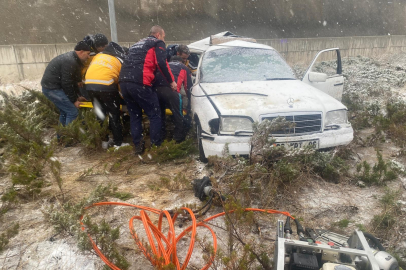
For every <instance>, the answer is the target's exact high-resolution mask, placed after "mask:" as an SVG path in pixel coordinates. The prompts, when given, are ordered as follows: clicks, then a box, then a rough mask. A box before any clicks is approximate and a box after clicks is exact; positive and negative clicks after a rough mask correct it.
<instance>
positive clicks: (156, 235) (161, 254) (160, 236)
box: [80, 202, 294, 270]
mask: <svg viewBox="0 0 406 270" xmlns="http://www.w3.org/2000/svg"><path fill="white" fill-rule="evenodd" d="M102 205H121V206H129V207H134V208H137V209H140V210H141V211H140V215H139V216H133V217H132V218H131V219H130V221H129V227H130V233H131V236H132V237H133V239H134V240H135V242H136V244H137V246H138V247H139V248H140V249H141V251H142V252H143V253H144V255H145V257H146V258H147V259H148V260H149V261H150V262H151V263H152V265H154V266H155V267H156V268H157V269H161V268H163V266H165V265H168V264H170V263H173V264H174V265H175V267H176V269H177V270H185V269H186V267H187V265H188V263H189V260H190V258H191V256H192V253H193V249H194V245H195V238H196V229H197V227H204V228H206V229H208V230H209V231H210V232H211V234H212V237H213V251H214V252H213V255H212V256H211V257H210V261H209V262H208V263H207V264H206V265H205V266H204V267H203V268H202V269H201V270H207V269H209V267H210V266H211V264H212V263H213V261H214V257H215V256H216V252H217V237H216V234H215V233H214V231H213V229H211V228H210V227H209V226H208V225H207V224H205V223H206V222H208V221H210V220H213V219H215V218H218V217H221V216H224V215H225V214H226V212H222V213H219V214H216V215H214V216H211V217H209V218H206V219H205V220H203V221H201V222H199V223H197V222H196V217H195V215H194V214H193V211H192V210H191V209H189V208H186V207H182V208H181V210H184V211H186V212H188V213H189V215H190V216H191V218H192V225H191V226H189V227H188V228H186V229H185V230H184V231H183V232H182V233H181V234H180V235H179V236H178V237H176V235H175V226H174V224H175V221H176V218H177V217H178V215H179V214H178V213H176V214H175V215H174V216H173V217H171V215H170V214H169V212H168V211H166V210H158V209H155V208H150V207H145V206H139V205H134V204H129V203H121V202H100V203H94V204H92V205H90V206H88V207H85V208H84V210H87V209H89V208H92V207H95V206H102ZM146 211H149V212H152V213H154V214H157V215H159V219H158V226H155V225H154V224H153V223H152V221H151V220H150V218H149V217H148V215H147V212H146ZM234 211H235V210H232V211H229V212H227V213H229V214H231V213H233V212H234ZM244 211H245V212H249V211H253V212H263V213H269V214H282V215H285V216H288V217H290V218H292V219H294V218H293V217H292V216H291V215H290V214H289V212H281V211H277V210H272V209H257V208H245V209H244ZM164 216H165V217H166V219H167V221H168V224H169V229H168V235H167V236H165V235H164V233H163V232H162V221H163V217H164ZM82 219H83V216H81V217H80V224H81V225H82V230H83V231H84V230H85V227H84V224H83V222H82ZM135 219H136V220H140V221H141V222H142V224H143V225H144V229H145V232H146V234H147V238H148V241H149V245H150V247H151V252H152V254H151V253H150V252H149V251H148V249H147V248H146V247H144V246H143V244H142V242H141V240H140V239H139V237H138V235H137V234H136V233H135V230H134V220H135ZM188 232H192V235H191V237H190V244H189V249H188V252H187V254H186V257H185V260H184V261H183V263H182V266H181V265H180V263H179V259H178V256H177V250H176V245H177V244H178V243H179V241H180V240H181V239H182V238H183V237H184V236H185V235H186V234H187V233H188ZM88 237H89V239H90V242H91V243H92V246H93V249H94V250H95V252H96V253H97V255H99V257H100V258H101V259H102V260H103V261H104V263H105V264H106V265H107V266H109V267H110V268H111V269H113V270H120V268H118V267H117V266H116V265H114V264H113V263H112V262H111V261H109V259H108V258H106V256H104V254H103V253H102V252H101V251H100V249H99V248H98V247H97V244H96V243H95V242H94V241H93V239H92V237H91V236H90V234H88ZM155 243H156V244H157V246H156V245H155ZM164 244H165V245H166V248H165V246H164Z"/></svg>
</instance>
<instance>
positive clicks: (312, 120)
mask: <svg viewBox="0 0 406 270" xmlns="http://www.w3.org/2000/svg"><path fill="white" fill-rule="evenodd" d="M278 117H283V118H285V119H286V121H289V122H292V123H294V124H295V125H294V127H293V128H285V129H281V130H276V131H273V132H272V135H280V136H283V135H301V134H306V133H314V132H320V131H321V114H320V113H315V114H301V115H286V116H283V115H277V116H265V117H263V118H262V121H263V120H265V119H267V120H269V121H272V120H274V119H276V118H278Z"/></svg>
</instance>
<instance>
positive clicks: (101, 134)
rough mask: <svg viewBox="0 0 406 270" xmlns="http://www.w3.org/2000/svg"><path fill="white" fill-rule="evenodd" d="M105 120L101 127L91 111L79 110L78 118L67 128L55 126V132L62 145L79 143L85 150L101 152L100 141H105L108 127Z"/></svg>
mask: <svg viewBox="0 0 406 270" xmlns="http://www.w3.org/2000/svg"><path fill="white" fill-rule="evenodd" d="M107 120H108V118H106V119H105V120H104V122H103V124H102V125H101V123H100V122H99V121H98V120H97V117H96V115H95V114H94V112H93V111H92V110H91V109H89V110H88V109H81V110H80V111H79V116H78V118H76V119H75V120H74V121H73V122H72V123H70V124H69V125H67V126H65V127H64V126H62V125H59V126H57V128H56V129H57V132H58V134H59V135H60V136H61V140H62V142H63V143H64V144H68V145H74V144H77V143H81V144H82V145H83V146H85V147H86V148H87V149H91V150H102V141H105V140H106V136H107V134H108V131H107V129H108V125H107Z"/></svg>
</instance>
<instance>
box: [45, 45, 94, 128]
mask: <svg viewBox="0 0 406 270" xmlns="http://www.w3.org/2000/svg"><path fill="white" fill-rule="evenodd" d="M89 54H90V47H89V46H88V45H87V44H86V43H85V42H84V41H80V42H78V44H76V46H75V50H74V51H71V52H67V53H65V54H61V55H59V56H57V57H55V58H54V59H52V60H51V62H49V64H48V66H47V67H46V69H45V72H44V76H43V77H42V80H41V86H42V93H44V95H45V96H46V97H47V98H48V99H49V100H50V101H52V102H53V103H54V104H55V106H56V107H57V108H58V109H59V112H60V116H59V122H60V123H61V125H63V126H66V125H68V124H69V123H71V122H72V121H73V120H75V119H76V117H77V116H78V113H79V111H78V108H79V106H80V104H81V103H80V102H81V101H83V97H81V95H80V92H79V86H78V84H79V83H80V82H81V81H82V79H81V73H80V72H81V69H82V67H83V64H82V63H83V62H84V61H86V60H87V59H88V58H89Z"/></svg>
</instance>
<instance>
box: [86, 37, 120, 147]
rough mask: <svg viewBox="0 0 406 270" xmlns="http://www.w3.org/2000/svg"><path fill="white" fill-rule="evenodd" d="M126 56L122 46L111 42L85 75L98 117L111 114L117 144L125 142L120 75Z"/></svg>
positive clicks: (112, 129) (93, 61) (98, 55)
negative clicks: (121, 113) (122, 123)
mask: <svg viewBox="0 0 406 270" xmlns="http://www.w3.org/2000/svg"><path fill="white" fill-rule="evenodd" d="M124 57H125V56H124V50H123V49H122V47H121V46H120V45H118V44H117V43H115V42H110V43H109V44H108V45H107V47H106V48H105V49H104V51H103V52H101V53H98V54H97V55H95V56H94V58H93V60H92V62H91V63H90V65H89V68H88V70H87V72H86V76H85V84H86V90H87V91H88V93H89V96H90V99H91V101H92V103H93V108H94V110H95V112H96V115H97V117H98V118H99V120H100V121H103V120H104V118H105V117H106V116H107V115H108V116H109V129H110V130H111V131H112V133H113V138H114V140H113V143H114V145H115V146H121V145H122V143H123V133H122V125H121V120H120V104H121V96H120V94H119V85H118V77H119V74H120V70H121V65H122V63H123V59H124ZM108 146H113V145H108Z"/></svg>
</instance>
